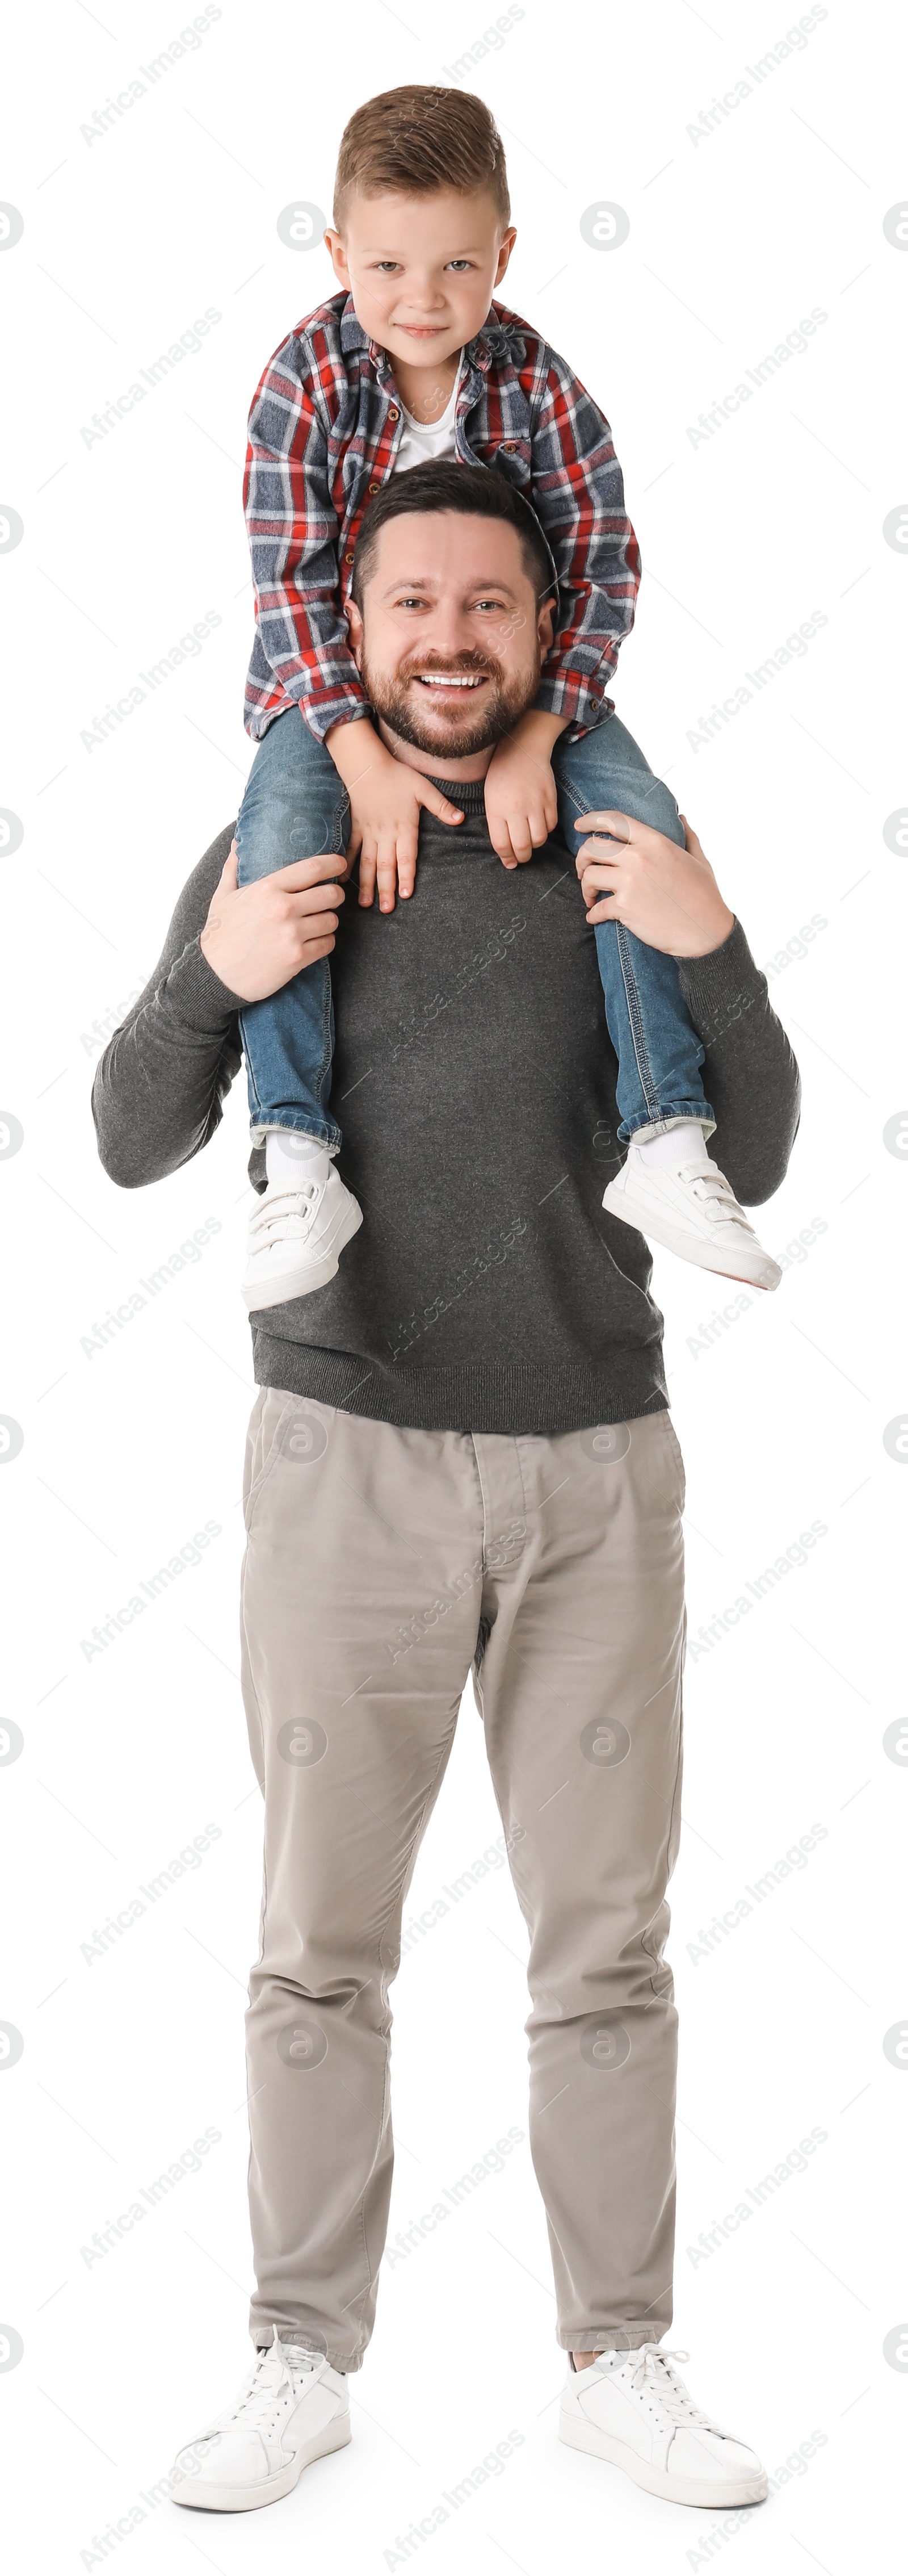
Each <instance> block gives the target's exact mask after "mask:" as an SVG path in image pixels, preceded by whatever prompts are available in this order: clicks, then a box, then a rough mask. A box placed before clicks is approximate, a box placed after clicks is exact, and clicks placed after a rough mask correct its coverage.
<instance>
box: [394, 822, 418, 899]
mask: <svg viewBox="0 0 908 2576" xmlns="http://www.w3.org/2000/svg"><path fill="white" fill-rule="evenodd" d="M418 855H419V846H418V840H417V835H416V833H415V832H411V831H409V830H404V829H402V828H401V826H400V825H398V832H397V891H398V894H399V895H403V896H407V895H411V894H412V892H413V888H414V886H415V883H416V861H417V857H418Z"/></svg>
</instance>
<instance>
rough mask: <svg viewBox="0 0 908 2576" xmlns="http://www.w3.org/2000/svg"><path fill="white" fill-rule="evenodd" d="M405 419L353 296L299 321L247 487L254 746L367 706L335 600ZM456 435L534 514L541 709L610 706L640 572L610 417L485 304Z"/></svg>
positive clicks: (579, 722)
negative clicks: (294, 726)
mask: <svg viewBox="0 0 908 2576" xmlns="http://www.w3.org/2000/svg"><path fill="white" fill-rule="evenodd" d="M402 421H403V415H402V412H401V406H400V396H399V394H398V393H397V389H396V386H395V383H394V375H393V369H392V365H391V360H390V358H389V357H388V355H387V352H386V351H385V350H383V349H380V348H378V347H377V346H376V343H375V341H374V340H370V339H369V338H368V335H367V333H366V332H365V331H364V330H363V328H362V325H361V323H360V322H358V320H357V317H356V314H355V312H354V309H353V302H352V298H351V297H350V296H348V295H346V296H345V295H334V296H332V297H331V298H330V300H329V302H328V303H327V304H322V305H320V306H319V309H318V311H317V312H316V313H311V314H310V315H309V318H308V321H306V322H301V323H299V324H298V326H297V329H296V330H295V331H291V333H290V336H289V338H288V339H286V340H284V341H282V343H281V346H280V348H279V349H276V350H275V353H274V356H273V358H272V359H271V360H270V361H269V364H268V366H267V367H266V369H265V373H264V375H263V377H262V381H261V384H260V385H259V388H258V391H257V393H256V396H255V400H254V402H253V405H252V410H251V412H250V415H249V446H248V450H247V456H246V473H245V478H244V485H243V492H244V500H245V507H246V519H247V524H248V529H249V544H250V550H251V554H252V578H253V584H254V588H255V643H254V646H253V652H252V660H251V662H250V665H249V676H248V679H247V683H246V713H245V723H246V730H247V732H248V733H250V734H251V735H252V736H253V739H254V740H255V741H256V742H258V741H260V740H261V737H262V735H263V734H264V733H266V732H267V730H268V726H269V725H270V724H272V723H273V721H274V718H275V716H279V715H283V713H284V711H285V709H286V708H287V707H290V706H293V705H294V704H296V705H298V706H299V707H300V709H301V711H302V713H303V715H304V716H305V719H306V723H307V724H308V725H309V727H310V729H311V731H312V732H313V733H314V734H316V735H317V736H318V738H319V739H320V740H324V737H325V735H326V734H327V733H330V731H331V727H332V725H336V724H338V723H340V722H341V721H342V720H345V719H348V718H350V717H356V716H359V715H361V714H362V713H363V711H364V710H367V709H368V706H369V700H368V697H367V695H366V691H365V690H364V688H363V685H362V682H361V680H360V677H359V673H358V671H357V669H356V664H355V662H354V660H353V656H352V654H351V651H350V646H349V642H348V639H347V628H346V622H345V619H344V615H343V603H344V601H345V599H346V596H347V593H348V590H349V587H350V577H351V571H352V565H353V550H354V546H355V544H356V537H357V531H358V529H359V525H360V521H361V519H362V516H363V512H364V510H365V509H366V508H367V506H368V503H369V501H370V500H371V499H372V497H373V494H374V493H376V492H378V491H380V490H381V486H382V484H383V483H386V482H387V481H388V478H389V476H390V475H391V474H392V473H393V470H394V458H395V453H396V449H397V446H398V444H399V441H400V438H401V436H402ZM456 430H457V456H458V458H459V459H460V460H461V461H462V463H464V464H466V465H488V466H492V467H494V468H495V471H496V472H497V473H500V474H504V475H506V477H507V480H508V482H509V483H514V484H516V485H517V487H518V488H519V490H520V491H521V492H523V493H524V495H525V497H526V499H527V500H528V501H530V502H531V504H532V507H533V509H534V510H535V512H536V515H537V518H538V519H539V520H540V522H541V525H542V528H543V530H544V532H545V536H546V538H547V540H548V544H549V547H550V550H551V554H552V557H553V561H554V566H555V570H556V573H557V576H558V629H557V633H556V636H555V641H554V644H553V646H552V650H551V652H550V653H549V654H548V655H547V657H546V661H545V663H544V666H543V670H542V674H541V679H540V686H539V691H538V695H537V697H536V700H535V704H536V706H537V707H543V708H545V709H546V711H547V712H548V713H549V714H551V715H560V716H567V717H568V718H569V720H570V723H571V725H572V727H576V728H578V729H579V730H581V731H582V730H585V729H587V728H588V727H590V726H592V725H596V724H598V723H599V722H600V721H601V717H602V713H603V709H604V708H607V707H608V704H609V701H608V699H607V698H606V695H605V690H606V685H607V682H608V680H609V679H610V678H611V675H612V673H613V671H614V669H615V664H616V662H617V659H618V648H619V645H620V643H621V641H622V638H623V637H624V636H625V635H627V634H629V633H630V629H631V626H632V625H633V620H634V602H635V599H636V596H637V589H638V586H639V580H640V556H639V552H638V548H637V541H636V538H635V536H634V531H633V528H632V527H631V524H630V520H629V519H628V518H627V517H626V516H625V510H624V486H623V482H622V477H621V467H620V465H619V463H618V460H617V457H616V455H615V450H614V448H613V446H612V437H611V431H610V429H609V425H608V422H607V420H605V419H604V418H603V415H602V413H601V411H599V410H598V409H597V406H596V404H595V403H594V402H593V401H592V400H591V398H590V396H589V394H588V393H587V392H586V390H585V388H584V386H583V385H582V384H580V383H579V381H578V379H577V377H576V376H575V375H573V374H572V372H571V369H570V368H569V367H568V366H566V365H565V362H564V359H563V358H559V357H556V354H555V351H554V350H553V349H550V348H549V346H548V344H547V342H546V341H545V340H541V339H540V338H539V335H538V332H536V331H532V330H531V329H530V326H529V324H528V323H527V322H522V321H521V320H520V317H519V315H518V314H516V313H511V312H509V311H508V309H507V307H506V306H505V305H501V304H493V305H492V307H491V311H490V313H489V317H488V320H487V322H486V323H485V325H484V327H483V329H482V330H481V331H479V332H477V335H476V337H475V339H473V340H470V341H469V342H468V344H467V347H466V348H465V350H464V353H463V367H462V371H461V379H460V389H459V392H458V397H457V412H456Z"/></svg>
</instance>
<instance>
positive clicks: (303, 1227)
mask: <svg viewBox="0 0 908 2576" xmlns="http://www.w3.org/2000/svg"><path fill="white" fill-rule="evenodd" d="M362 1221H363V1212H362V1208H361V1207H360V1205H359V1201H358V1200H357V1199H355V1198H354V1197H353V1193H352V1191H351V1190H348V1189H345V1188H344V1184H343V1181H342V1180H341V1178H340V1174H339V1173H338V1172H337V1171H335V1168H334V1164H333V1163H332V1164H330V1166H329V1169H328V1172H327V1174H326V1176H325V1178H324V1179H323V1180H313V1179H312V1177H311V1175H309V1174H305V1173H301V1174H300V1177H299V1178H298V1179H291V1178H289V1177H287V1176H285V1174H284V1173H283V1172H282V1173H281V1175H280V1177H279V1178H278V1179H277V1180H274V1181H269V1183H268V1187H267V1189H265V1190H263V1191H262V1192H261V1194H260V1195H259V1196H257V1197H256V1202H255V1206H254V1208H253V1210H252V1214H251V1216H250V1219H249V1240H248V1247H247V1260H246V1269H245V1273H244V1277H243V1296H244V1298H245V1300H246V1304H247V1306H248V1307H249V1308H250V1311H252V1312H255V1311H256V1310H257V1309H258V1308H260V1307H262V1306H283V1305H286V1304H287V1302H288V1299H289V1298H291V1297H308V1296H309V1295H310V1293H311V1291H312V1289H313V1288H324V1287H325V1286H326V1284H327V1282H328V1280H329V1279H333V1278H334V1274H335V1271H336V1269H337V1264H338V1255H339V1254H340V1253H341V1252H342V1251H343V1249H344V1245H345V1243H349V1241H350V1237H351V1235H354V1234H356V1233H357V1232H358V1230H359V1227H360V1226H361V1225H362Z"/></svg>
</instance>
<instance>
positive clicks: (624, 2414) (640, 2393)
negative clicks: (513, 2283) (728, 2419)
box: [558, 2344, 767, 2506]
mask: <svg viewBox="0 0 908 2576" xmlns="http://www.w3.org/2000/svg"><path fill="white" fill-rule="evenodd" d="M687 2358H688V2356H687V2353H686V2352H678V2353H668V2352H663V2351H662V2350H661V2347H660V2346H659V2345H657V2344H644V2345H643V2347H642V2350H641V2351H639V2352H630V2353H625V2354H623V2355H621V2356H616V2355H615V2354H612V2353H606V2354H605V2355H603V2356H602V2358H601V2359H600V2360H597V2361H593V2362H589V2363H588V2365H587V2367H586V2369H585V2370H577V2371H574V2370H572V2371H570V2373H569V2377H568V2382H567V2386H566V2388H565V2391H564V2395H563V2397H562V2400H561V2419H560V2422H559V2426H558V2431H559V2436H560V2439H561V2441H562V2442H569V2443H570V2444H571V2447H572V2449H573V2450H575V2451H592V2452H593V2454H594V2456H595V2457H596V2458H597V2459H599V2460H611V2461H612V2462H613V2464H614V2466H615V2468H618V2469H624V2470H626V2472H627V2475H628V2477H629V2478H633V2480H634V2484H635V2486H638V2487H646V2488H647V2490H648V2492H649V2494H650V2495H658V2496H665V2497H666V2499H667V2501H668V2502H669V2503H670V2504H693V2505H698V2506H699V2505H711V2504H712V2505H741V2504H762V2501H763V2498H764V2496H765V2495H766V2492H767V2478H766V2471H765V2469H764V2467H763V2465H762V2462H761V2461H760V2460H758V2458H757V2454H756V2452H755V2451H751V2450H749V2449H748V2447H747V2444H746V2443H745V2442H739V2441H737V2440H736V2439H735V2436H734V2434H732V2433H726V2432H725V2431H724V2430H723V2427H722V2425H721V2424H716V2423H714V2421H713V2418H712V2416H711V2415H705V2414H704V2413H703V2409H702V2407H700V2406H695V2405H694V2402H693V2399H692V2398H691V2397H689V2396H688V2393H687V2389H686V2388H685V2385H684V2381H683V2379H679V2377H678V2373H677V2371H676V2370H675V2368H674V2363H675V2362H676V2361H686V2360H687Z"/></svg>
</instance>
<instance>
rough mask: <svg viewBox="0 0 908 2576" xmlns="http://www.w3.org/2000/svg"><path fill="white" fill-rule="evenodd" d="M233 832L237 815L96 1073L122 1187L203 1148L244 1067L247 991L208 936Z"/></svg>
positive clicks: (101, 1125) (104, 1146) (100, 1120)
mask: <svg viewBox="0 0 908 2576" xmlns="http://www.w3.org/2000/svg"><path fill="white" fill-rule="evenodd" d="M232 840H233V825H232V823H228V824H227V825H226V828H225V830H224V831H223V832H219V833H218V837H217V840H216V841H212V843H211V847H210V849H208V850H206V852H205V856H204V858H203V859H200V860H199V863H198V866H197V867H195V868H193V871H192V875H191V877H189V878H188V880H187V883H186V884H185V886H184V887H183V891H182V894H181V895H180V898H179V901H178V903H177V906H176V910H175V912H174V916H173V920H172V921H171V924H170V928H169V930H168V933H167V937H166V939H165V941H164V946H163V949H162V951H161V955H160V957H159V959H158V962H157V965H156V967H155V968H154V972H153V974H152V975H151V976H150V977H149V980H148V983H147V984H146V986H145V990H144V993H140V995H139V999H138V1001H137V1002H134V1004H133V1007H132V1010H131V1011H130V1012H129V1014H128V1017H127V1018H126V1019H125V1020H124V1021H123V1023H122V1026H121V1027H120V1028H118V1029H115V1030H114V1034H113V1037H112V1038H111V1040H110V1044H109V1046H107V1047H106V1048H105V1051H104V1054H103V1056H102V1057H101V1062H100V1064H99V1066H98V1069H97V1072H96V1074H95V1079H94V1085H93V1089H92V1101H91V1105H92V1111H93V1114H94V1121H95V1133H96V1135H97V1139H98V1152H99V1154H100V1157H101V1161H102V1163H103V1165H104V1169H105V1171H106V1172H108V1173H109V1174H110V1178H111V1180H112V1181H116V1182H117V1183H118V1185H119V1187H120V1189H124V1190H134V1189H140V1188H142V1186H143V1185H144V1184H145V1183H146V1182H148V1181H160V1180H163V1178H164V1176H165V1173H167V1172H175V1171H176V1170H177V1169H178V1167H179V1165H180V1164H181V1163H188V1162H189V1160H190V1158H191V1156H192V1155H193V1154H198V1153H200V1152H201V1149H202V1146H203V1145H207V1143H208V1140H209V1137H210V1136H213V1135H214V1131H215V1128H216V1127H218V1126H219V1125H220V1121H221V1116H222V1103H223V1101H224V1099H225V1097H226V1094H227V1092H228V1091H229V1089H230V1085H231V1083H232V1081H233V1078H234V1074H235V1073H236V1072H237V1071H238V1069H239V1065H240V1041H239V1034H238V1029H237V1020H238V1014H239V1010H240V1003H239V999H238V997H237V995H236V994H235V993H231V992H230V991H228V989H227V986H226V985H224V984H222V983H221V981H220V978H219V977H218V976H217V975H215V974H214V973H213V972H212V969H211V967H210V966H209V965H208V963H207V960H206V959H205V958H204V957H203V955H202V951H201V948H200V945H199V939H200V933H201V931H202V929H203V928H204V924H205V921H206V918H207V915H208V909H209V905H210V903H211V899H212V896H213V894H214V891H215V888H216V886H217V885H218V883H219V880H220V876H221V871H222V869H223V866H224V862H225V859H226V858H227V855H228V852H229V850H230V845H231V842H232Z"/></svg>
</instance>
